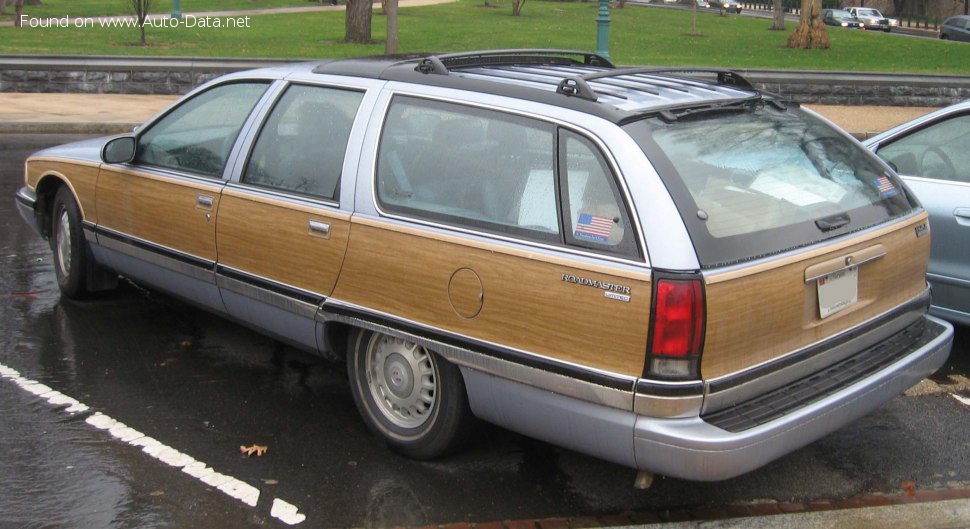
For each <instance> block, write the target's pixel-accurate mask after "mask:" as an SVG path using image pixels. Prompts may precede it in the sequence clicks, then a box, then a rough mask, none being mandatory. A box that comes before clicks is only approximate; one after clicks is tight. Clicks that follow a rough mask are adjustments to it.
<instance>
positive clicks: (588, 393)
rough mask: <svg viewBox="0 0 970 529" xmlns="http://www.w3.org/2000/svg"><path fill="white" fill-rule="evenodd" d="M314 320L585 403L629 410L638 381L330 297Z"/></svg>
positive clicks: (633, 378) (631, 407)
mask: <svg viewBox="0 0 970 529" xmlns="http://www.w3.org/2000/svg"><path fill="white" fill-rule="evenodd" d="M328 307H343V308H347V309H351V310H353V311H355V312H362V313H367V314H372V315H375V316H377V317H380V318H382V319H387V320H390V321H392V322H394V321H397V322H402V323H406V324H407V325H409V326H413V327H415V328H418V329H421V330H425V331H427V332H428V333H429V334H432V335H438V336H446V337H449V338H455V339H456V341H475V342H479V343H482V344H485V345H490V346H494V347H496V348H500V349H505V350H508V351H512V352H514V353H516V354H518V355H521V356H523V357H526V358H534V359H537V360H541V361H544V362H548V363H552V364H558V365H562V366H565V367H568V368H572V369H573V370H576V371H586V372H589V373H593V374H596V375H600V376H604V377H609V378H612V379H615V380H616V381H617V382H618V383H628V384H629V387H630V390H628V391H627V390H622V389H616V388H610V387H606V386H603V385H600V384H596V383H593V382H590V381H585V380H579V379H577V378H574V377H570V376H568V375H563V374H559V373H554V372H551V371H547V370H543V369H539V368H537V367H532V366H528V365H524V364H520V363H517V362H513V361H510V360H505V359H502V358H496V357H493V356H489V355H486V354H483V353H478V352H475V351H471V350H469V349H466V348H463V347H457V346H454V345H449V344H445V343H442V342H440V341H437V340H431V339H428V338H424V337H421V336H417V335H415V334H413V333H410V332H407V331H403V330H400V329H397V328H395V327H392V326H388V325H382V324H378V323H373V322H370V321H367V320H364V319H360V318H355V317H351V316H345V315H342V314H334V313H333V312H331V311H328ZM317 320H318V321H321V322H324V323H326V322H331V321H335V322H339V323H344V324H347V325H351V326H354V327H359V328H364V329H368V330H372V331H377V332H383V333H387V334H391V335H394V336H399V337H402V338H405V339H408V340H411V341H414V342H415V343H418V344H419V345H423V346H425V347H429V348H430V349H432V350H434V351H435V352H437V353H439V354H441V355H442V356H444V357H445V358H447V359H448V360H450V361H452V362H454V363H456V364H458V365H461V366H464V367H468V368H470V369H475V370H477V371H482V372H485V373H489V374H492V375H495V376H498V377H501V378H505V379H508V380H514V381H516V382H521V383H524V384H527V385H530V386H533V387H537V388H540V389H544V390H547V391H552V392H555V393H559V394H562V395H567V396H570V397H574V398H577V399H580V400H583V401H586V402H592V403H594V404H603V405H606V406H610V407H613V408H617V409H621V410H626V411H629V410H632V409H633V398H634V391H633V388H634V387H635V383H636V381H637V380H638V379H637V378H636V377H629V376H626V375H620V374H617V373H610V372H607V371H602V370H599V369H596V368H591V367H588V366H582V365H579V364H574V363H572V362H566V361H563V360H558V359H554V358H550V357H546V356H543V355H538V354H535V353H530V352H526V351H522V350H520V349H513V348H510V347H507V346H504V345H500V344H496V343H494V342H489V341H486V340H480V339H477V338H470V337H467V336H465V335H461V334H457V333H455V332H452V331H448V330H444V329H440V328H438V327H434V326H431V325H426V324H423V323H419V322H416V321H414V320H410V319H408V318H403V317H399V316H395V315H393V314H389V313H386V312H382V311H377V310H373V309H369V308H367V307H362V306H360V305H356V304H354V303H349V302H346V301H342V300H338V299H334V298H332V297H331V298H328V299H327V300H326V301H325V302H324V303H323V305H322V306H321V307H320V311H319V312H318V313H317Z"/></svg>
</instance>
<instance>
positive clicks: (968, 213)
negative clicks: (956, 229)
mask: <svg viewBox="0 0 970 529" xmlns="http://www.w3.org/2000/svg"><path fill="white" fill-rule="evenodd" d="M953 216H954V217H956V219H957V224H959V225H961V226H970V208H957V209H955V210H953Z"/></svg>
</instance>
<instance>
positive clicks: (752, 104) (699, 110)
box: [658, 95, 764, 123]
mask: <svg viewBox="0 0 970 529" xmlns="http://www.w3.org/2000/svg"><path fill="white" fill-rule="evenodd" d="M762 104H764V103H763V100H762V98H761V96H760V95H758V96H755V97H752V98H750V99H745V100H743V101H735V102H730V103H723V104H720V105H708V106H703V107H694V108H686V109H682V110H675V109H666V110H661V111H660V112H658V115H659V116H660V119H662V120H664V121H665V122H667V123H673V122H675V121H677V120H680V119H684V118H686V117H688V116H698V115H701V114H710V113H720V112H746V111H750V110H755V109H757V108H759V107H760V105H762Z"/></svg>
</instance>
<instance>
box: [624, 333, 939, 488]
mask: <svg viewBox="0 0 970 529" xmlns="http://www.w3.org/2000/svg"><path fill="white" fill-rule="evenodd" d="M924 318H926V320H927V324H928V325H929V326H930V327H931V328H932V329H934V330H933V331H932V332H933V333H934V336H933V337H932V339H931V340H929V341H928V343H926V344H925V345H923V346H921V347H919V348H918V349H916V350H914V351H912V352H911V353H909V354H907V355H906V356H905V357H903V358H901V359H900V360H898V361H897V362H895V363H893V364H890V365H889V366H887V367H885V368H884V369H881V370H879V371H877V372H876V373H874V374H872V375H870V376H868V377H865V378H863V379H862V380H859V381H857V382H855V383H853V384H850V385H848V386H846V387H844V388H842V389H840V390H839V391H837V392H835V393H833V394H831V395H828V396H827V397H824V398H822V399H820V400H818V401H815V402H813V403H811V404H809V405H807V406H804V407H802V408H798V409H796V410H794V411H793V412H791V413H789V414H787V415H783V416H781V417H779V418H778V419H775V420H773V421H771V422H768V423H765V424H762V425H760V426H757V427H755V428H751V429H749V430H744V431H742V432H737V433H732V432H728V431H726V430H723V429H721V428H718V427H716V426H713V425H711V424H709V423H707V422H705V421H704V420H703V419H701V418H699V417H693V418H684V419H656V418H651V417H644V416H640V417H638V418H637V423H636V427H635V433H634V436H635V439H634V444H635V447H636V466H637V468H639V469H642V470H649V471H651V472H656V473H659V474H664V475H666V476H671V477H676V478H683V479H691V480H697V481H718V480H723V479H729V478H732V477H735V476H738V475H741V474H743V473H745V472H749V471H751V470H754V469H756V468H758V467H761V466H763V465H765V464H767V463H769V462H770V461H772V460H774V459H777V458H778V457H781V456H783V455H785V454H787V453H790V452H792V451H794V450H796V449H798V448H800V447H802V446H805V445H807V444H809V443H811V442H813V441H815V440H817V439H819V438H820V437H822V436H825V435H827V434H829V433H831V432H833V431H835V430H838V429H839V428H841V427H843V426H845V425H846V424H848V423H850V422H852V421H855V420H857V419H859V418H860V417H862V416H864V415H866V414H868V413H870V412H872V411H873V410H875V409H876V408H879V407H880V406H882V405H883V404H884V403H886V402H887V401H889V400H890V399H892V398H894V397H896V396H897V395H899V394H900V393H902V392H903V391H905V390H906V389H908V388H910V387H911V386H913V385H914V384H917V383H918V382H919V381H920V380H922V379H923V378H925V377H926V376H928V375H930V374H932V373H933V372H934V371H936V370H937V369H939V368H940V366H942V365H943V364H944V363H945V362H946V359H947V357H948V356H949V353H950V346H951V345H952V342H953V327H952V326H951V325H950V324H949V323H946V322H945V321H942V320H938V319H936V318H933V317H931V316H924Z"/></svg>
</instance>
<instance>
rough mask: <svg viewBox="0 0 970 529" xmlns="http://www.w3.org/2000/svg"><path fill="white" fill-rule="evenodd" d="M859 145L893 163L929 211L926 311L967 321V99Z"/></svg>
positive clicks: (969, 128)
mask: <svg viewBox="0 0 970 529" xmlns="http://www.w3.org/2000/svg"><path fill="white" fill-rule="evenodd" d="M865 145H866V146H867V147H868V148H869V149H871V150H872V151H874V152H876V154H879V155H880V156H881V157H883V158H884V159H886V160H888V161H890V162H892V163H893V164H894V165H895V166H896V169H897V172H898V173H899V174H900V176H902V177H903V179H904V180H905V181H906V183H907V185H909V187H910V189H912V190H913V192H915V193H916V196H917V197H919V199H920V201H921V202H922V203H923V207H924V208H926V210H927V211H929V214H930V226H931V229H932V230H933V246H932V250H931V256H930V265H929V270H928V273H927V279H928V280H929V282H930V284H931V285H933V306H932V308H931V309H930V312H931V313H933V314H935V315H937V316H940V317H942V318H944V319H947V320H950V321H952V322H956V323H962V324H964V325H970V100H967V101H964V102H962V103H958V104H956V105H953V106H950V107H947V108H944V109H942V110H938V111H936V112H933V113H930V114H927V115H925V116H923V117H920V118H917V119H915V120H913V121H910V122H908V123H905V124H903V125H900V126H898V127H896V128H894V129H892V130H889V131H886V132H884V133H882V134H880V135H878V136H875V137H873V138H871V139H869V140H867V141H866V142H865Z"/></svg>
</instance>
